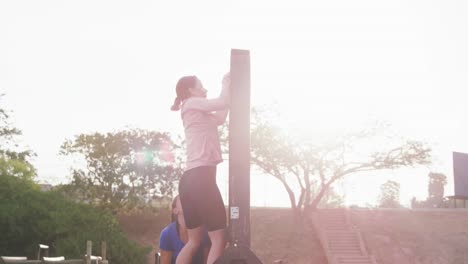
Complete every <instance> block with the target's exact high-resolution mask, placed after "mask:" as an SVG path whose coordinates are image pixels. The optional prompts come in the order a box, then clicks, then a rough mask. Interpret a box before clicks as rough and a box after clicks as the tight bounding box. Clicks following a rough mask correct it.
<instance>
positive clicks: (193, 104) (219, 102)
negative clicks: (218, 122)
mask: <svg viewBox="0 0 468 264" xmlns="http://www.w3.org/2000/svg"><path fill="white" fill-rule="evenodd" d="M230 84H231V77H230V75H229V73H228V74H226V75H224V78H223V83H222V89H221V93H220V95H219V96H218V97H217V98H213V99H206V98H201V97H192V98H190V99H188V100H187V102H185V104H184V108H185V109H194V110H199V111H203V112H214V111H220V112H226V114H225V115H227V108H228V107H229V101H230V96H229V87H230ZM215 114H216V113H215ZM221 116H222V115H221ZM224 119H226V118H224Z"/></svg>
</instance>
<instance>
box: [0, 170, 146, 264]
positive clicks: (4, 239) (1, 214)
mask: <svg viewBox="0 0 468 264" xmlns="http://www.w3.org/2000/svg"><path fill="white" fill-rule="evenodd" d="M0 201H1V202H0V234H2V236H1V239H0V255H20V256H25V255H26V256H28V257H30V258H34V257H35V254H36V252H37V245H38V244H39V243H41V244H47V245H49V246H51V252H50V253H51V254H52V255H63V256H66V257H67V258H82V257H83V255H84V254H85V252H86V241H87V240H91V241H93V242H94V243H93V253H94V254H96V253H97V254H98V252H100V249H99V247H100V245H99V243H100V241H107V243H108V256H109V260H110V263H115V264H130V263H131V264H141V263H144V261H145V259H146V256H145V255H146V254H147V253H148V252H149V249H144V248H141V247H139V246H138V245H136V244H135V243H134V242H132V241H129V240H128V239H127V238H126V236H125V234H124V233H123V232H122V230H121V229H120V226H119V224H118V221H117V219H116V218H115V217H114V216H113V215H111V214H109V213H106V212H103V211H100V210H98V209H95V208H92V207H91V206H90V205H86V204H79V203H76V202H74V201H71V200H70V199H69V198H68V197H66V196H64V195H62V194H61V193H59V192H55V191H50V192H42V191H40V190H39V188H38V187H37V185H36V184H34V183H33V182H31V181H29V180H27V179H22V178H19V177H14V176H12V175H5V174H1V175H0Z"/></svg>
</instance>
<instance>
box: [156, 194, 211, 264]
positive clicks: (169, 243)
mask: <svg viewBox="0 0 468 264" xmlns="http://www.w3.org/2000/svg"><path fill="white" fill-rule="evenodd" d="M187 241H188V233H187V227H186V225H185V220H184V213H183V210H182V205H181V203H180V199H179V196H178V195H177V196H176V197H175V198H174V200H173V201H172V222H171V223H170V224H169V225H168V226H166V227H165V228H164V229H163V230H162V231H161V235H160V236H159V251H160V254H161V258H160V264H175V263H176V259H177V256H178V255H179V252H180V251H181V250H182V248H183V247H184V245H185V244H186V243H187ZM210 246H211V243H210V238H209V236H208V232H207V231H206V230H205V232H204V236H203V240H202V244H201V246H200V248H199V249H198V251H197V253H196V254H195V256H194V257H193V258H192V263H191V264H205V263H206V260H207V257H208V253H209V251H210Z"/></svg>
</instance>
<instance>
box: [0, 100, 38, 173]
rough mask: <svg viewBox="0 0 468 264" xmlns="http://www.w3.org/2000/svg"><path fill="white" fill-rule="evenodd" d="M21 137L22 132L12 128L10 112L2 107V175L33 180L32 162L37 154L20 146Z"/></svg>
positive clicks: (0, 164)
mask: <svg viewBox="0 0 468 264" xmlns="http://www.w3.org/2000/svg"><path fill="white" fill-rule="evenodd" d="M0 99H2V96H1V95H0ZM20 136H21V130H19V129H18V128H15V127H13V126H12V124H11V121H10V115H9V114H8V111H6V110H5V109H3V108H1V107H0V173H2V174H3V175H14V176H16V177H20V178H24V179H28V180H33V178H34V177H35V176H36V170H35V168H34V166H33V165H32V164H31V161H30V160H31V158H33V157H34V156H35V154H34V153H33V152H32V151H31V150H28V149H25V148H24V147H22V146H20V145H19V144H18V138H19V137H20Z"/></svg>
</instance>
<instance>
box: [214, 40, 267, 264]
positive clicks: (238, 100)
mask: <svg viewBox="0 0 468 264" xmlns="http://www.w3.org/2000/svg"><path fill="white" fill-rule="evenodd" d="M230 72H231V87H230V90H231V104H230V113H229V212H228V214H229V231H230V243H229V247H228V248H227V249H226V251H225V253H224V255H223V256H221V258H219V259H218V260H217V261H216V264H257V263H260V264H261V263H262V262H261V261H260V260H259V259H258V258H257V256H255V254H254V253H253V252H252V251H251V250H250V52H249V51H248V50H239V49H232V50H231V70H230Z"/></svg>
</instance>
